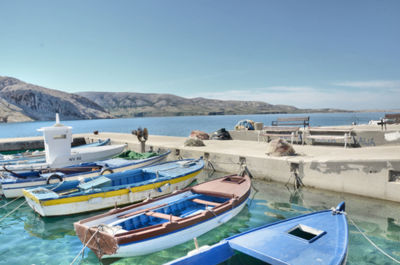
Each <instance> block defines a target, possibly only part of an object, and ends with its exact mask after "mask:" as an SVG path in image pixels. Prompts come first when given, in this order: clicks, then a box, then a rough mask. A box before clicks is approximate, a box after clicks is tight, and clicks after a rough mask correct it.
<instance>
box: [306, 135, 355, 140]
mask: <svg viewBox="0 0 400 265" xmlns="http://www.w3.org/2000/svg"><path fill="white" fill-rule="evenodd" d="M307 138H308V139H321V140H344V139H345V138H347V139H350V138H351V137H350V136H347V137H345V136H340V135H309V136H307Z"/></svg>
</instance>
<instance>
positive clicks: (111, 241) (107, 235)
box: [74, 222, 118, 259]
mask: <svg viewBox="0 0 400 265" xmlns="http://www.w3.org/2000/svg"><path fill="white" fill-rule="evenodd" d="M74 229H75V232H76V234H77V236H78V237H79V239H80V240H81V242H82V244H83V245H84V246H87V247H89V248H90V249H91V250H92V251H93V252H94V253H95V254H96V256H97V257H98V258H99V259H101V258H102V257H103V256H104V255H112V254H115V253H116V252H117V249H118V243H117V240H116V238H115V237H114V235H113V232H112V231H109V229H107V226H105V225H98V226H97V227H88V226H86V225H85V224H82V223H80V222H75V223H74Z"/></svg>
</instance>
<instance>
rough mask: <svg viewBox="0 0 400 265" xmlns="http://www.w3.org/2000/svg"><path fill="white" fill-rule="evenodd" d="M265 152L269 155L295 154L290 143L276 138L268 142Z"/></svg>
mask: <svg viewBox="0 0 400 265" xmlns="http://www.w3.org/2000/svg"><path fill="white" fill-rule="evenodd" d="M267 154H268V155H270V156H292V155H295V154H296V151H294V148H293V146H292V145H291V144H289V143H288V142H286V141H285V140H284V139H280V138H278V139H274V140H272V141H271V142H270V143H269V145H268V149H267Z"/></svg>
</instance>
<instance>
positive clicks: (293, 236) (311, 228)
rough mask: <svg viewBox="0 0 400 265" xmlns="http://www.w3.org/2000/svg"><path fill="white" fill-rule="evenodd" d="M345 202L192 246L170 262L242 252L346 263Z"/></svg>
mask: <svg viewBox="0 0 400 265" xmlns="http://www.w3.org/2000/svg"><path fill="white" fill-rule="evenodd" d="M344 211H345V204H344V202H342V203H340V204H339V205H338V206H337V207H336V209H331V210H325V211H320V212H314V213H310V214H306V215H302V216H298V217H295V218H291V219H287V220H283V221H279V222H276V223H273V224H267V225H264V226H261V227H258V228H255V229H253V230H250V231H247V232H244V233H241V234H239V235H235V236H232V237H229V238H227V239H224V240H222V241H221V242H219V243H217V244H215V245H213V246H211V247H209V246H204V247H201V248H199V249H198V250H193V251H191V252H190V253H189V255H187V256H185V257H183V258H180V259H177V260H174V261H172V262H169V263H168V265H172V264H173V265H184V264H190V265H196V264H219V263H221V262H224V261H226V260H228V259H229V258H231V257H232V256H233V255H235V252H241V253H244V254H247V255H249V256H252V257H254V258H257V259H259V260H261V261H264V262H266V263H268V264H271V265H275V264H279V265H282V264H293V265H294V264H298V265H300V264H301V265H313V264H331V265H335V264H345V263H346V258H347V245H348V226H347V220H346V215H345V212H344Z"/></svg>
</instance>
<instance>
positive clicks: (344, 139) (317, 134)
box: [305, 127, 353, 148]
mask: <svg viewBox="0 0 400 265" xmlns="http://www.w3.org/2000/svg"><path fill="white" fill-rule="evenodd" d="M352 130H353V128H327V127H322V128H320V127H319V128H308V129H307V130H306V135H305V138H306V139H308V140H310V141H311V144H314V143H315V142H322V143H330V144H344V147H345V148H346V147H347V145H349V144H351V142H352V140H353V137H352Z"/></svg>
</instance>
